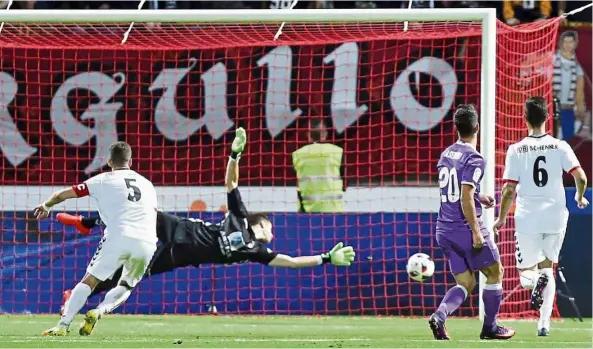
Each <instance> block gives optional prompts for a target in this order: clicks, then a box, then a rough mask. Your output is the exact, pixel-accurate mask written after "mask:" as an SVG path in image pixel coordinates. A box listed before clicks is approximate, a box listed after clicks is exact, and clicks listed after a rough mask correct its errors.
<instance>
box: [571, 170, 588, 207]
mask: <svg viewBox="0 0 593 349" xmlns="http://www.w3.org/2000/svg"><path fill="white" fill-rule="evenodd" d="M571 174H572V176H573V177H574V185H575V186H576V188H577V192H576V194H575V196H574V199H575V200H576V202H577V204H578V205H579V208H585V207H586V206H587V205H588V204H589V202H588V201H587V199H586V198H585V190H586V189H587V175H586V174H585V171H583V169H582V168H580V167H578V168H577V169H575V170H574V171H572V172H571Z"/></svg>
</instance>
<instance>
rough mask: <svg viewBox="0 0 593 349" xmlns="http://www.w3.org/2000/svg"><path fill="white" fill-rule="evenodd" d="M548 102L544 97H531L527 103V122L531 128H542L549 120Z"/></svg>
mask: <svg viewBox="0 0 593 349" xmlns="http://www.w3.org/2000/svg"><path fill="white" fill-rule="evenodd" d="M548 114H549V111H548V102H547V101H546V99H545V98H543V97H530V98H528V99H527V101H525V120H527V122H528V123H529V125H531V126H535V127H538V126H541V125H542V124H543V123H544V122H546V119H547V118H548Z"/></svg>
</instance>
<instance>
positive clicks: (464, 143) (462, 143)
mask: <svg viewBox="0 0 593 349" xmlns="http://www.w3.org/2000/svg"><path fill="white" fill-rule="evenodd" d="M457 144H461V145H465V146H468V147H470V148H472V149H473V150H476V147H474V145H473V144H471V143H466V142H462V141H461V140H458V141H457Z"/></svg>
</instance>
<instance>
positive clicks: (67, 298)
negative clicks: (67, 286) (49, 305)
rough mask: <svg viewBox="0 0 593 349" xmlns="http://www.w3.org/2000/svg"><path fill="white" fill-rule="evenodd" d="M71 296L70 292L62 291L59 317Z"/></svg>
mask: <svg viewBox="0 0 593 349" xmlns="http://www.w3.org/2000/svg"><path fill="white" fill-rule="evenodd" d="M71 295H72V290H66V291H64V294H63V295H62V306H61V307H60V316H62V315H64V310H65V309H66V303H67V302H68V300H69V299H70V296H71Z"/></svg>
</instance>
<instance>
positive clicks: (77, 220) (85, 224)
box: [56, 212, 102, 235]
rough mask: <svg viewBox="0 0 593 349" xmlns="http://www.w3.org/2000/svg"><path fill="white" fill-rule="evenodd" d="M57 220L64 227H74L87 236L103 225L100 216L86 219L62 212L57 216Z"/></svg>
mask: <svg viewBox="0 0 593 349" xmlns="http://www.w3.org/2000/svg"><path fill="white" fill-rule="evenodd" d="M56 218H57V219H58V221H59V222H60V223H62V224H64V225H71V226H74V227H75V228H76V229H77V230H78V231H79V232H80V233H81V234H82V235H87V234H88V233H90V232H91V229H93V228H94V227H96V226H97V225H101V224H102V222H101V218H99V217H98V216H97V217H88V218H85V217H83V216H79V215H71V214H69V213H65V212H61V213H58V214H57V216H56Z"/></svg>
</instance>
